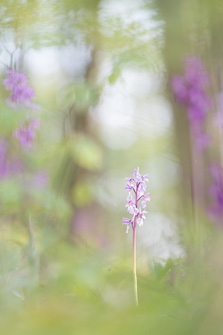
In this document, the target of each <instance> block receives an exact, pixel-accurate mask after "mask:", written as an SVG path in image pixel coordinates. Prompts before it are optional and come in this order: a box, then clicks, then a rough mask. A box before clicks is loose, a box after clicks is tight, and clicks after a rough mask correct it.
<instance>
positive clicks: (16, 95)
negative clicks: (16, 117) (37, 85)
mask: <svg viewBox="0 0 223 335" xmlns="http://www.w3.org/2000/svg"><path fill="white" fill-rule="evenodd" d="M3 84H4V86H5V88H6V90H8V91H11V96H10V97H9V98H8V99H7V103H8V105H9V106H10V107H13V108H19V107H23V106H25V107H28V108H31V109H36V108H38V107H37V105H35V104H34V103H33V102H32V99H33V97H34V96H35V92H34V90H33V89H32V88H31V87H29V86H28V79H27V77H26V75H25V74H24V73H22V72H18V71H14V70H13V69H11V68H10V69H8V70H7V78H5V79H4V80H3Z"/></svg>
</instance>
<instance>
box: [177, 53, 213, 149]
mask: <svg viewBox="0 0 223 335" xmlns="http://www.w3.org/2000/svg"><path fill="white" fill-rule="evenodd" d="M208 82H209V80H208V74H207V72H206V71H205V70H204V68H203V65H202V63H201V61H200V60H199V59H198V58H195V57H190V58H187V60H186V62H185V67H184V74H183V75H182V76H179V75H176V76H174V77H173V79H172V81H171V87H172V90H173V93H174V96H175V99H176V100H177V101H179V102H180V103H182V104H183V105H184V106H185V107H186V109H187V115H188V119H189V122H190V127H191V129H192V134H193V140H194V142H195V147H196V150H197V151H198V152H202V151H203V150H204V149H205V148H206V147H207V146H208V145H209V144H210V137H209V136H208V135H207V134H206V133H205V132H204V131H203V130H202V128H203V125H204V121H205V117H206V114H207V111H208V108H209V107H210V100H209V98H208V96H207V93H206V88H207V85H208ZM197 129H199V131H197Z"/></svg>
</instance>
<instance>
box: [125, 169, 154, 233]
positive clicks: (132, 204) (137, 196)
mask: <svg viewBox="0 0 223 335" xmlns="http://www.w3.org/2000/svg"><path fill="white" fill-rule="evenodd" d="M126 179H127V187H126V188H125V189H126V190H128V191H129V193H128V197H127V203H126V207H127V210H128V212H129V213H130V214H131V215H133V216H132V218H131V219H128V218H123V220H122V224H125V225H127V227H126V233H128V231H129V227H130V226H132V228H133V229H134V224H135V223H137V224H138V225H139V226H142V225H143V220H144V219H145V214H146V213H147V212H146V211H144V210H142V208H145V207H146V201H150V197H149V193H146V194H145V190H146V181H148V175H147V174H145V175H144V176H141V174H140V173H139V168H137V169H134V172H133V176H132V178H126ZM131 191H132V192H133V195H134V199H133V196H132V194H131ZM141 200H142V201H141ZM139 201H141V205H142V208H141V206H140V207H139Z"/></svg>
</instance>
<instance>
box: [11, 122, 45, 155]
mask: <svg viewBox="0 0 223 335" xmlns="http://www.w3.org/2000/svg"><path fill="white" fill-rule="evenodd" d="M39 128H40V122H39V120H38V119H32V120H31V121H29V122H28V123H27V124H23V125H22V126H21V127H20V128H19V129H17V130H15V132H14V136H15V137H16V138H17V139H18V141H19V143H20V145H21V147H23V148H26V149H31V147H32V145H33V141H34V138H35V135H36V130H37V129H39Z"/></svg>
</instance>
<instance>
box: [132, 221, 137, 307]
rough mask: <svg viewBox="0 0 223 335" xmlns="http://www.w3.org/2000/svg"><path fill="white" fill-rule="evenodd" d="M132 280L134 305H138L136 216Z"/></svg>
mask: <svg viewBox="0 0 223 335" xmlns="http://www.w3.org/2000/svg"><path fill="white" fill-rule="evenodd" d="M133 280H134V292H135V301H136V306H138V289H137V273H136V218H135V222H134V227H133Z"/></svg>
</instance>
